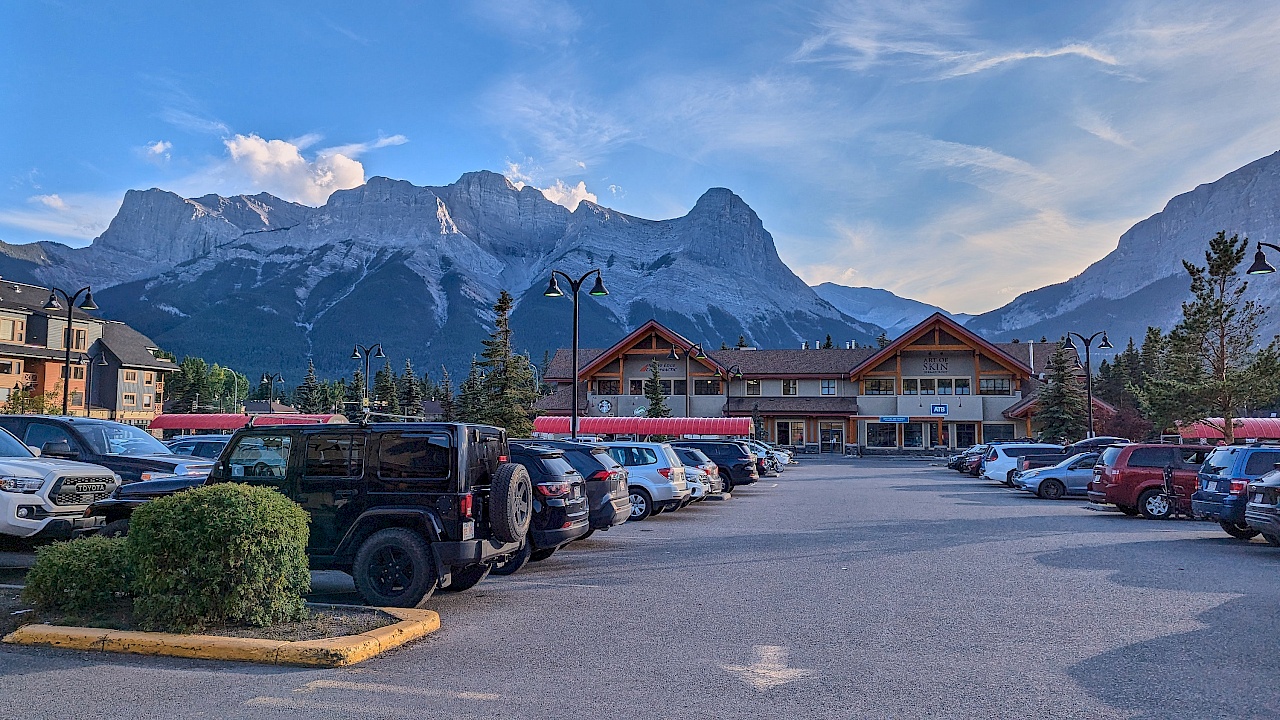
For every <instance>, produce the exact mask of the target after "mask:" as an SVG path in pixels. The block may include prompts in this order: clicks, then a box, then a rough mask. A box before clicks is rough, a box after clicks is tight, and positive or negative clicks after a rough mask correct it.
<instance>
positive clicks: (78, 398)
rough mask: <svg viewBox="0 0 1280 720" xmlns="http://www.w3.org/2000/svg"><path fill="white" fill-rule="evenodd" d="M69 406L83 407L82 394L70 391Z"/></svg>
mask: <svg viewBox="0 0 1280 720" xmlns="http://www.w3.org/2000/svg"><path fill="white" fill-rule="evenodd" d="M71 406H72V407H84V393H82V392H80V391H79V390H72V391H71Z"/></svg>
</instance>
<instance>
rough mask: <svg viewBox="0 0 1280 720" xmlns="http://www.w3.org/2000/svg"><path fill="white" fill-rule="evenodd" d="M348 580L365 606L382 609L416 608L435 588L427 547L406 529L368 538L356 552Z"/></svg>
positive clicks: (418, 537) (390, 530) (413, 533)
mask: <svg viewBox="0 0 1280 720" xmlns="http://www.w3.org/2000/svg"><path fill="white" fill-rule="evenodd" d="M351 576H352V579H354V580H355V583H356V589H358V590H359V591H360V596H361V597H363V598H364V599H365V601H366V602H368V603H370V604H372V605H381V606H384V607H419V606H420V605H421V604H422V603H423V602H424V601H426V600H427V598H429V597H431V594H432V593H433V592H435V589H436V584H437V576H436V572H435V566H434V564H433V560H432V557H431V548H430V546H429V545H428V544H427V542H426V541H425V540H423V539H422V537H421V536H420V535H419V534H418V533H416V532H414V531H412V530H409V529H406V528H387V529H385V530H379V531H378V532H376V533H374V534H372V535H370V536H369V539H367V540H365V541H364V543H363V544H362V545H361V546H360V549H359V550H358V551H357V552H356V557H355V562H354V563H352V568H351Z"/></svg>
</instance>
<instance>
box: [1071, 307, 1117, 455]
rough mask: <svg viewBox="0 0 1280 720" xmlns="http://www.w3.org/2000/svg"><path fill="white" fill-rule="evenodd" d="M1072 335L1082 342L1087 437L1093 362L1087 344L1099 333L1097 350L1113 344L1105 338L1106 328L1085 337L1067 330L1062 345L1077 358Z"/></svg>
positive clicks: (1091, 420)
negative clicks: (1087, 409)
mask: <svg viewBox="0 0 1280 720" xmlns="http://www.w3.org/2000/svg"><path fill="white" fill-rule="evenodd" d="M1073 335H1074V336H1075V337H1078V338H1080V342H1082V343H1084V387H1085V395H1086V396H1087V397H1088V402H1089V437H1093V436H1094V435H1093V364H1092V362H1091V359H1090V357H1089V345H1090V344H1092V343H1093V341H1094V340H1095V339H1097V337H1098V336H1099V335H1101V336H1102V342H1100V343H1098V349H1099V350H1110V349H1111V348H1112V347H1114V346H1113V345H1112V344H1111V341H1110V340H1108V339H1107V331H1106V330H1099V331H1098V332H1096V333H1094V334H1092V335H1090V336H1089V337H1085V336H1084V335H1081V334H1080V333H1074V332H1069V333H1067V344H1066V345H1064V346H1063V347H1065V348H1067V349H1068V350H1072V351H1074V352H1076V353H1077V358H1078V357H1079V350H1076V344H1075V343H1073V342H1071V336H1073Z"/></svg>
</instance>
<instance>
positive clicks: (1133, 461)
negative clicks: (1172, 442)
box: [1129, 448, 1182, 468]
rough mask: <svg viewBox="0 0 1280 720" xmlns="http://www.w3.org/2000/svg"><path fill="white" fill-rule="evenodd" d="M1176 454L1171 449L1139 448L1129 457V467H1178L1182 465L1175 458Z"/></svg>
mask: <svg viewBox="0 0 1280 720" xmlns="http://www.w3.org/2000/svg"><path fill="white" fill-rule="evenodd" d="M1176 452H1177V451H1176V450H1174V449H1170V448H1138V449H1137V450H1134V451H1133V452H1132V453H1131V454H1130V455H1129V467H1149V468H1163V467H1168V466H1169V465H1173V466H1175V467H1177V466H1178V465H1181V464H1182V463H1180V462H1178V460H1177V459H1175V458H1174V455H1175V453H1176Z"/></svg>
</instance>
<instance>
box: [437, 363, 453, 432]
mask: <svg viewBox="0 0 1280 720" xmlns="http://www.w3.org/2000/svg"><path fill="white" fill-rule="evenodd" d="M436 388H437V390H436V401H437V402H439V403H440V419H441V420H443V421H445V422H455V421H457V419H458V405H457V403H456V402H455V401H454V398H453V378H451V377H449V371H448V370H447V369H445V368H444V367H441V368H440V384H439V385H437V386H436Z"/></svg>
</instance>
